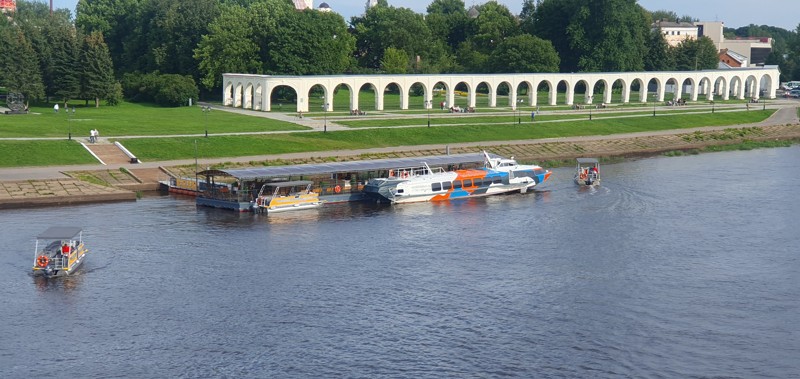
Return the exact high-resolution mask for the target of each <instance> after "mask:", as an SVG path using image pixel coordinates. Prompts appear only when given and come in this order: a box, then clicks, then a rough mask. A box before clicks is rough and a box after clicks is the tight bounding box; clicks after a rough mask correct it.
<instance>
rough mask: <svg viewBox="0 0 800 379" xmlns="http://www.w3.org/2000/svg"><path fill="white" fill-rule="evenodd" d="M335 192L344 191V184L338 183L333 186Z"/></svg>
mask: <svg viewBox="0 0 800 379" xmlns="http://www.w3.org/2000/svg"><path fill="white" fill-rule="evenodd" d="M333 192H336V193H339V192H342V186H340V185H338V184H337V185H336V187H333Z"/></svg>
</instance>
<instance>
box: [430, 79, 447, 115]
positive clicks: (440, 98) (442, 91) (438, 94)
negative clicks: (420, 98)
mask: <svg viewBox="0 0 800 379" xmlns="http://www.w3.org/2000/svg"><path fill="white" fill-rule="evenodd" d="M449 94H450V85H449V84H447V82H445V81H438V82H436V83H433V88H432V89H431V99H432V100H433V107H434V108H437V109H439V110H444V109H445V108H447V107H446V106H445V104H447V97H448V96H449ZM448 106H449V105H448Z"/></svg>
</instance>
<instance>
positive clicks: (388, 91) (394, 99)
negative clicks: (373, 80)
mask: <svg viewBox="0 0 800 379" xmlns="http://www.w3.org/2000/svg"><path fill="white" fill-rule="evenodd" d="M407 94H408V88H405V87H403V85H402V84H401V83H400V82H399V81H392V82H389V83H387V84H386V85H384V86H383V89H382V90H381V91H379V93H378V94H377V95H378V96H379V97H380V98H381V103H380V104H381V105H382V107H381V108H379V109H378V110H379V111H382V110H386V109H408V95H407ZM387 97H388V99H387Z"/></svg>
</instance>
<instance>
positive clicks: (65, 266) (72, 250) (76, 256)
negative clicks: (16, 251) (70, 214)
mask: <svg viewBox="0 0 800 379" xmlns="http://www.w3.org/2000/svg"><path fill="white" fill-rule="evenodd" d="M87 252H88V249H87V248H86V246H85V245H84V243H83V230H82V229H81V228H78V227H74V226H55V227H51V228H48V229H47V230H45V231H44V232H42V233H41V234H39V235H38V236H36V248H35V255H34V259H33V275H35V276H44V277H47V278H53V277H59V276H67V275H72V274H74V273H75V271H76V270H77V269H78V268H79V267H80V266H81V264H82V263H83V260H84V258H85V257H86V253H87Z"/></svg>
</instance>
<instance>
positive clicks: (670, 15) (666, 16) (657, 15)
mask: <svg viewBox="0 0 800 379" xmlns="http://www.w3.org/2000/svg"><path fill="white" fill-rule="evenodd" d="M650 18H651V19H652V20H653V22H657V21H660V20H664V21H672V22H675V21H676V20H678V14H677V13H675V12H673V11H668V10H666V9H660V10H657V11H653V12H652V13H650Z"/></svg>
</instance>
